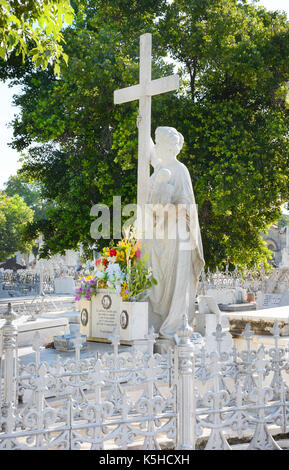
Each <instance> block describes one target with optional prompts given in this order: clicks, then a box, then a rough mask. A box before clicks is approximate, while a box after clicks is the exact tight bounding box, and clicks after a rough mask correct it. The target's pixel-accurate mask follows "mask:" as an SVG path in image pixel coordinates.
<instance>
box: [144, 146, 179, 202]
mask: <svg viewBox="0 0 289 470" xmlns="http://www.w3.org/2000/svg"><path fill="white" fill-rule="evenodd" d="M150 160H151V165H152V166H153V168H154V172H153V174H152V176H151V178H150V191H149V198H148V202H149V204H163V205H165V204H169V203H171V202H172V198H173V193H174V186H173V184H172V182H171V176H172V173H171V171H170V170H169V169H168V168H164V167H162V162H161V159H160V158H159V157H158V156H157V154H156V147H155V144H154V142H153V140H152V138H151V148H150Z"/></svg>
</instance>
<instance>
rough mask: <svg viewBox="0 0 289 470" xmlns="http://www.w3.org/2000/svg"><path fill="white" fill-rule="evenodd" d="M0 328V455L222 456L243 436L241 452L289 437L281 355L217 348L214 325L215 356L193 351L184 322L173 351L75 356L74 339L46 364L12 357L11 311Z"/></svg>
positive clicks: (287, 361) (286, 365)
mask: <svg viewBox="0 0 289 470" xmlns="http://www.w3.org/2000/svg"><path fill="white" fill-rule="evenodd" d="M5 319H6V323H5V325H4V327H3V329H2V333H3V341H2V350H3V351H2V365H1V377H2V380H1V385H2V388H1V415H0V429H1V431H0V448H2V449H136V448H138V449H150V450H152V449H160V448H168V447H170V448H175V449H193V448H195V447H205V448H206V449H230V448H231V439H232V438H234V439H236V438H237V439H239V440H240V439H243V440H244V441H245V442H247V444H246V446H247V448H248V449H280V447H279V445H278V443H277V442H276V440H275V439H274V435H276V434H279V435H280V434H286V433H287V432H288V430H289V386H288V382H289V380H288V374H289V356H288V353H289V350H288V348H281V347H280V345H279V341H280V336H279V335H280V331H279V329H278V326H277V324H275V325H274V328H273V330H272V334H273V337H274V347H272V348H270V349H268V350H267V349H265V348H264V347H263V346H262V347H260V348H259V349H258V350H257V351H256V350H253V349H252V347H251V338H252V334H253V332H252V331H251V330H250V328H249V327H248V326H247V327H246V329H245V331H244V333H243V334H244V337H245V339H246V342H247V349H246V350H244V351H241V352H238V351H237V350H236V349H232V350H231V351H224V350H223V348H224V334H223V332H222V329H221V327H220V325H219V326H218V327H217V330H216V333H215V337H216V344H217V346H216V351H214V352H213V353H211V354H208V353H207V351H206V349H205V348H203V349H201V350H200V351H199V352H198V353H195V354H194V346H193V344H192V343H191V341H190V336H191V333H192V331H191V328H190V327H189V326H188V324H187V321H186V318H184V323H183V326H182V327H181V328H180V329H179V331H178V340H177V344H176V345H175V348H174V351H172V353H168V354H166V355H159V354H154V353H153V347H154V342H155V335H154V334H153V332H150V334H149V335H148V337H147V341H148V352H146V353H143V352H141V351H138V350H137V349H133V348H132V349H129V350H128V351H127V352H120V351H119V337H117V335H115V336H114V337H113V338H112V348H113V350H112V352H111V353H105V354H103V355H92V356H91V357H87V358H82V357H81V347H82V338H81V337H80V336H76V338H75V358H73V359H67V360H65V361H63V360H61V359H60V358H59V359H58V360H57V361H56V362H55V363H53V364H47V363H45V362H43V361H42V360H41V348H42V345H41V341H40V340H39V337H37V336H36V338H35V341H34V346H33V347H34V351H35V359H34V361H33V362H31V363H30V364H28V365H26V366H23V365H21V364H19V362H18V360H17V330H16V328H15V326H14V324H13V313H12V312H11V311H9V312H8V313H7V314H6V315H5Z"/></svg>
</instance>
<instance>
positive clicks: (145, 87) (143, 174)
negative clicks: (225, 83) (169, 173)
mask: <svg viewBox="0 0 289 470" xmlns="http://www.w3.org/2000/svg"><path fill="white" fill-rule="evenodd" d="M151 63H152V35H151V34H150V33H146V34H143V35H141V36H140V65H139V84H138V85H134V86H130V87H127V88H122V89H121V90H115V92H114V103H115V104H121V103H128V102H129V101H134V100H139V116H138V177H137V203H138V205H139V207H140V208H141V209H142V208H143V207H144V204H145V203H146V202H147V188H148V180H149V177H150V138H151V97H152V96H154V95H159V94H161V93H166V92H168V91H173V90H178V88H179V76H178V75H170V76H169V77H164V78H158V79H157V80H152V79H151V68H152V65H151Z"/></svg>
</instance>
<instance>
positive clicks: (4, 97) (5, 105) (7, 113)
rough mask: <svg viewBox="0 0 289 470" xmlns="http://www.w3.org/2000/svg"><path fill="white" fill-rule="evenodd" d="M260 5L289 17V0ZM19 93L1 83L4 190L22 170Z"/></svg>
mask: <svg viewBox="0 0 289 470" xmlns="http://www.w3.org/2000/svg"><path fill="white" fill-rule="evenodd" d="M259 5H263V6H264V7H266V8H268V9H269V10H284V11H286V12H287V14H288V17H289V0H260V1H259ZM19 91H20V88H19V87H16V88H9V87H8V84H5V83H1V82H0V189H1V188H3V184H4V183H5V182H6V181H7V180H8V178H9V176H11V175H15V174H16V171H17V169H18V168H20V163H19V157H20V155H19V154H18V153H17V152H16V150H13V149H11V147H9V146H8V143H9V142H11V140H12V136H13V131H12V129H11V128H8V127H7V125H8V123H9V122H11V120H12V119H13V116H14V115H15V114H17V108H16V107H15V106H12V97H13V94H15V93H19Z"/></svg>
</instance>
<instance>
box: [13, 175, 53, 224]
mask: <svg viewBox="0 0 289 470" xmlns="http://www.w3.org/2000/svg"><path fill="white" fill-rule="evenodd" d="M4 191H5V193H6V194H7V196H9V197H12V196H15V195H16V194H18V196H20V197H21V198H22V199H23V201H24V202H25V204H27V206H28V207H30V209H32V210H33V212H34V217H33V220H40V219H46V217H47V216H46V211H47V208H48V204H47V201H45V200H44V199H42V196H41V187H40V186H39V184H38V183H37V182H32V183H31V182H29V181H28V180H27V179H26V178H25V177H24V176H23V175H13V176H10V178H9V179H8V181H7V182H6V183H5V185H4Z"/></svg>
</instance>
